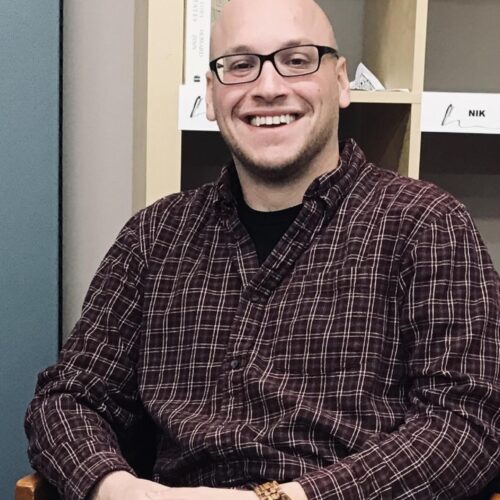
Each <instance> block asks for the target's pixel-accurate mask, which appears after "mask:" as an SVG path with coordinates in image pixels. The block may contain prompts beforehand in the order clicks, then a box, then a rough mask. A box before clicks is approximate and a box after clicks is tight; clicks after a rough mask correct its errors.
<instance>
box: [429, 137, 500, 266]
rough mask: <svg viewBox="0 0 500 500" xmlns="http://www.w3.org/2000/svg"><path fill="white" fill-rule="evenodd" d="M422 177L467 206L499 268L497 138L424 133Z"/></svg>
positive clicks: (499, 146) (499, 144) (499, 156)
mask: <svg viewBox="0 0 500 500" xmlns="http://www.w3.org/2000/svg"><path fill="white" fill-rule="evenodd" d="M420 177H421V178H422V179H424V180H427V181H431V182H433V183H435V184H437V185H438V186H440V187H441V188H442V189H445V190H446V191H448V192H449V193H451V194H453V195H454V196H455V197H456V198H457V199H459V200H460V201H461V202H462V203H464V205H465V206H466V207H467V209H468V210H469V212H470V213H471V215H472V217H473V218H474V221H475V223H476V225H477V227H478V229H479V232H480V233H481V236H482V237H483V239H484V241H485V242H486V243H487V246H488V249H489V251H490V253H491V256H492V259H493V262H494V264H495V267H496V268H497V269H500V196H499V195H498V193H500V141H499V140H498V137H497V136H495V135H477V134H439V133H430V132H426V133H424V134H422V163H421V167H420Z"/></svg>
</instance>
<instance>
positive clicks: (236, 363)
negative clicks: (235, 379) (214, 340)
mask: <svg viewBox="0 0 500 500" xmlns="http://www.w3.org/2000/svg"><path fill="white" fill-rule="evenodd" d="M229 364H230V365H231V368H232V369H233V370H236V368H239V367H240V362H239V361H238V360H237V359H232V360H231V363H229Z"/></svg>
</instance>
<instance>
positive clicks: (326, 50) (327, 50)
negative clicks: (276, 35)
mask: <svg viewBox="0 0 500 500" xmlns="http://www.w3.org/2000/svg"><path fill="white" fill-rule="evenodd" d="M300 47H315V48H316V49H317V50H318V66H317V67H316V69H315V70H314V71H308V72H307V73H300V74H298V75H284V74H282V73H281V71H280V70H279V69H278V67H277V66H276V61H275V59H274V57H275V55H276V54H277V53H278V52H283V51H284V50H291V49H297V48H300ZM326 54H332V55H333V57H336V58H337V59H338V58H339V57H340V54H339V52H338V51H337V49H334V48H333V47H327V46H326V45H315V44H312V43H308V44H304V45H295V46H293V47H283V48H282V49H278V50H275V51H274V52H271V53H270V54H266V55H262V54H253V53H251V52H240V53H238V54H227V55H225V56H221V57H217V58H216V59H212V60H211V61H210V62H209V67H210V70H211V71H212V73H215V76H216V77H217V80H219V82H220V83H221V84H222V85H242V84H245V83H252V82H255V81H256V80H258V79H259V77H260V74H261V73H262V67H263V66H264V63H265V62H266V61H270V62H271V64H272V65H273V66H274V69H275V70H276V72H277V73H278V75H280V76H282V77H283V78H296V77H299V76H305V75H312V74H313V73H316V72H317V71H318V70H319V67H320V66H321V61H322V59H323V56H324V55H326ZM233 56H255V57H257V58H258V59H259V62H260V67H259V72H258V73H257V76H256V77H255V78H253V79H252V80H245V81H244V82H232V83H227V82H223V81H222V79H221V77H220V76H219V72H218V71H217V62H218V61H220V60H221V59H224V58H226V57H233Z"/></svg>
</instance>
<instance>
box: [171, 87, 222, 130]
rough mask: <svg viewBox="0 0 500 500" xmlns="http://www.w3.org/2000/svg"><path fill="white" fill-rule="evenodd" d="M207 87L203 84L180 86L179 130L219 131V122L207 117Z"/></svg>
mask: <svg viewBox="0 0 500 500" xmlns="http://www.w3.org/2000/svg"><path fill="white" fill-rule="evenodd" d="M205 91H206V87H205V85H203V84H191V85H181V86H180V88H179V124H178V126H179V130H208V131H211V132H217V131H218V130H219V127H218V126H217V122H211V121H209V120H208V119H207V113H206V109H205V108H206V102H205Z"/></svg>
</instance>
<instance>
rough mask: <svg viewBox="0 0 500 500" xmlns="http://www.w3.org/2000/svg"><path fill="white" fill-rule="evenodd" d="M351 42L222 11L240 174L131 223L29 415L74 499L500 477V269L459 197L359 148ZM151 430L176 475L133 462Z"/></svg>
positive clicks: (287, 20)
mask: <svg viewBox="0 0 500 500" xmlns="http://www.w3.org/2000/svg"><path fill="white" fill-rule="evenodd" d="M336 47H337V46H336V42H335V37H334V34H333V31H332V28H331V26H330V24H329V22H328V20H327V18H326V17H325V15H324V13H323V12H322V11H321V9H320V8H319V7H318V6H317V5H316V4H315V3H314V2H313V1H312V0H273V1H268V0H252V1H251V2H249V1H248V0H231V2H230V3H229V4H228V6H227V7H226V8H225V9H224V11H223V13H222V15H221V17H220V19H219V21H218V23H217V24H216V26H215V27H214V30H213V38H212V47H211V50H212V58H213V60H212V63H211V72H210V73H209V74H208V92H207V114H208V117H209V118H210V119H212V120H213V119H216V120H217V122H218V124H219V127H220V130H221V132H222V135H223V137H224V139H225V141H226V142H227V144H228V146H229V147H230V149H231V152H232V157H233V162H234V163H233V164H231V165H228V166H227V167H226V168H225V169H224V171H223V173H222V175H221V178H220V179H219V180H218V181H217V182H216V183H214V184H211V185H207V186H204V187H202V188H200V189H198V190H195V191H191V192H187V193H183V194H178V195H173V196H169V197H167V198H165V199H163V200H160V201H159V202H157V203H155V204H154V205H152V206H151V207H149V208H147V209H145V210H144V211H142V212H140V213H139V214H137V215H136V216H134V217H133V218H132V219H131V220H130V221H129V223H128V224H127V225H126V226H125V228H124V229H123V230H122V232H121V233H120V235H119V236H118V239H117V241H116V242H115V244H114V245H113V247H112V248H111V250H110V251H109V253H108V255H107V256H106V258H105V259H104V261H103V263H102V264H101V266H100V268H99V270H98V272H97V274H96V277H95V278H94V280H93V282H92V285H91V287H90V290H89V293H88V295H87V298H86V301H85V305H84V308H83V312H82V318H81V320H80V321H79V323H78V324H77V325H76V327H75V330H74V332H73V334H72V336H71V338H70V340H69V341H68V343H67V345H66V346H65V348H64V349H63V351H62V353H61V356H60V360H59V362H58V364H57V365H55V366H54V367H51V368H49V369H48V370H46V371H45V372H44V373H42V374H41V376H40V379H39V382H38V387H37V393H36V397H35V399H34V401H33V403H32V405H31V407H30V409H29V412H28V416H27V424H26V427H27V432H28V435H29V437H30V457H31V460H32V463H33V465H34V466H35V467H36V468H37V469H38V470H40V471H41V472H42V473H43V474H44V475H45V476H47V477H48V478H49V479H51V480H52V481H53V482H55V483H57V484H58V487H59V488H60V490H61V491H63V493H64V495H65V496H66V497H67V498H72V499H76V498H85V497H87V496H90V497H92V498H95V499H98V500H104V499H113V498H116V499H121V500H123V499H146V498H148V499H151V498H158V499H165V500H169V499H197V498H200V499H211V498H213V499H222V500H224V499H228V500H229V499H232V498H234V499H235V500H236V499H244V498H248V499H249V500H250V499H251V498H254V499H255V498H261V499H265V498H287V496H285V495H288V497H289V498H291V499H292V500H302V499H306V498H308V499H319V498H321V499H336V498H349V499H350V498H399V499H402V498H415V499H423V498H438V497H439V498H461V497H466V496H468V495H472V494H475V493H477V492H478V491H480V490H481V489H482V488H483V487H484V485H485V484H486V483H488V481H490V480H491V479H492V478H493V477H494V476H495V474H496V473H497V471H498V470H499V467H500V424H499V422H500V410H499V408H500V380H499V372H500V354H499V347H498V346H499V345H500V313H499V302H500V301H499V279H498V275H497V274H496V273H495V271H494V269H493V266H492V264H491V260H490V259H489V257H488V255H487V253H486V250H485V248H484V245H483V244H482V242H481V240H480V238H479V236H478V234H477V232H476V230H475V229H474V227H473V224H472V222H471V220H470V217H469V215H468V214H467V212H466V211H465V209H464V208H463V206H462V205H461V204H460V203H458V202H457V201H456V200H455V199H453V198H452V197H450V196H449V195H447V194H445V193H442V192H441V191H439V190H438V189H437V188H435V187H433V186H431V185H429V184H426V183H422V182H417V181H411V180H409V179H404V178H400V177H398V176H397V175H396V174H393V173H390V172H386V171H382V170H379V169H377V168H376V167H375V166H374V165H372V164H369V163H367V162H366V160H365V158H364V156H363V153H362V152H361V150H360V149H359V147H358V146H357V145H356V144H355V143H354V141H347V142H346V143H345V144H343V145H342V147H341V148H339V143H338V138H337V125H338V115H339V108H340V107H346V106H347V105H348V104H349V90H348V80H347V75H346V65H345V60H344V59H343V58H342V57H339V56H338V54H337V52H336ZM145 417H147V418H150V419H151V420H152V421H153V423H154V427H155V429H156V433H157V440H156V462H155V466H154V471H153V475H152V478H153V480H154V481H149V480H145V479H137V478H136V477H135V476H134V471H133V470H132V469H131V467H130V466H129V465H128V463H127V462H126V461H125V459H124V458H123V455H122V452H121V451H120V443H121V440H122V439H123V438H124V436H126V435H127V432H128V431H129V430H130V429H132V428H133V427H134V425H136V423H137V422H139V421H141V419H143V418H145ZM273 480H275V481H277V482H278V483H279V486H278V485H277V484H275V483H269V481H273ZM159 483H162V484H159ZM262 483H265V486H264V487H260V488H259V487H257V488H256V489H255V490H253V488H254V487H256V486H257V485H261V484H262ZM272 495H276V496H272Z"/></svg>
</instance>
